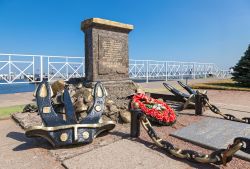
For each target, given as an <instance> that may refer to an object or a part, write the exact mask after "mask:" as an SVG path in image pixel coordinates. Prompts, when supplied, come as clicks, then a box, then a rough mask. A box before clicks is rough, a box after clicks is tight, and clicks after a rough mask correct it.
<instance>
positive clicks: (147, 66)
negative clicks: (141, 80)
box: [146, 60, 149, 83]
mask: <svg viewBox="0 0 250 169" xmlns="http://www.w3.org/2000/svg"><path fill="white" fill-rule="evenodd" d="M148 62H149V61H148V60H147V61H146V82H147V83H148V68H149V65H148Z"/></svg>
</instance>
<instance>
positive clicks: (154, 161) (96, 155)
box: [0, 82, 250, 169]
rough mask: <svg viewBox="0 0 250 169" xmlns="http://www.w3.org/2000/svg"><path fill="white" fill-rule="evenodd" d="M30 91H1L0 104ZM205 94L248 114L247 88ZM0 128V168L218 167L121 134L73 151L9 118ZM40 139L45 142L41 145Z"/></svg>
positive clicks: (25, 99)
mask: <svg viewBox="0 0 250 169" xmlns="http://www.w3.org/2000/svg"><path fill="white" fill-rule="evenodd" d="M161 83H162V82H154V84H151V85H149V84H144V85H149V86H151V87H152V88H154V87H156V86H161ZM173 83H174V82H173ZM175 83H176V82H175ZM32 94H33V93H31V92H30V93H22V94H11V95H0V99H1V100H2V101H1V103H0V107H6V106H11V105H20V104H28V103H30V102H32V99H33V96H32ZM208 94H209V97H210V100H211V101H212V102H216V105H218V106H219V107H220V108H222V110H224V111H227V112H226V113H232V114H233V113H234V114H235V115H236V116H238V115H239V116H240V117H241V116H249V114H250V111H249V108H250V92H235V91H233V92H232V91H223V92H222V91H214V90H211V91H209V92H208ZM17 98H18V99H17ZM235 110H237V111H235ZM192 113H193V111H192ZM205 115H208V116H213V115H214V114H213V113H211V112H209V111H207V112H206V113H205ZM0 129H1V130H0V138H1V139H0V169H2V168H3V169H5V168H7V169H12V168H13V169H16V168H18V169H22V168H25V169H27V168H32V169H41V168H42V169H43V168H44V169H45V168H46V169H47V168H50V169H54V168H55V169H57V168H58V169H61V168H69V169H77V168H93V169H96V168H103V169H105V168H110V169H116V168H139V169H140V168H154V169H161V168H171V169H172V168H181V169H183V168H184V169H189V168H212V167H213V168H217V167H215V166H209V165H206V166H205V167H204V166H199V165H193V164H191V163H188V162H186V161H178V160H176V159H174V158H171V157H169V156H167V155H165V153H163V152H159V151H155V150H154V149H153V148H148V147H147V146H145V145H144V144H142V143H140V142H138V141H131V140H129V139H127V137H126V138H124V137H122V136H116V135H114V137H110V140H107V139H106V138H105V137H102V138H100V139H102V141H100V142H96V143H95V142H94V143H93V144H91V146H82V148H81V149H80V150H81V151H80V150H79V149H77V151H76V150H74V148H61V149H51V148H50V146H48V144H47V143H45V142H44V140H42V139H40V140H39V139H38V140H37V139H29V138H26V137H25V135H24V131H23V130H22V129H21V128H20V127H19V126H18V125H16V123H15V122H13V121H12V120H11V119H9V120H1V121H0ZM117 130H119V131H122V130H121V129H117ZM116 133H119V132H116ZM41 143H42V145H45V146H42V147H41ZM38 144H39V145H38ZM88 147H90V148H88Z"/></svg>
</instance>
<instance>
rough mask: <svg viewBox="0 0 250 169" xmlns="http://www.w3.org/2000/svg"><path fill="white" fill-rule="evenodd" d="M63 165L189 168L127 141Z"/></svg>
mask: <svg viewBox="0 0 250 169" xmlns="http://www.w3.org/2000/svg"><path fill="white" fill-rule="evenodd" d="M63 165H64V166H65V167H66V168H69V169H81V168H85V169H96V168H101V169H110V168H112V169H122V168H136V169H166V168H171V169H180V168H187V167H188V165H187V164H185V163H182V162H179V161H176V160H173V159H171V158H169V157H167V156H166V155H165V154H162V153H159V152H158V151H153V150H151V149H149V148H147V147H145V146H144V145H143V144H140V143H137V142H134V141H130V140H125V139H124V140H120V141H118V142H115V143H113V144H110V145H108V146H104V147H101V148H98V149H95V150H93V151H90V152H88V153H85V154H82V155H79V156H76V157H74V158H71V159H69V160H65V161H64V162H63Z"/></svg>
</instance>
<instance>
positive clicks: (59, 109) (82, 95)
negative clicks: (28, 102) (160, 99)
mask: <svg viewBox="0 0 250 169" xmlns="http://www.w3.org/2000/svg"><path fill="white" fill-rule="evenodd" d="M81 30H82V31H83V32H84V34H85V77H83V78H77V79H70V80H69V81H68V82H64V81H63V80H59V81H56V82H54V83H52V84H51V88H52V91H53V95H52V96H51V100H52V102H53V108H54V109H55V112H56V113H61V114H65V106H64V104H63V103H62V101H61V98H62V96H63V93H64V88H65V87H67V88H68V90H69V94H70V97H71V100H72V103H73V106H74V110H75V112H76V115H77V118H78V120H80V119H83V118H85V117H86V116H87V115H88V112H87V110H89V108H90V107H91V103H92V102H93V88H94V86H95V84H96V83H97V82H102V85H103V86H104V87H105V90H106V91H107V94H108V95H107V99H106V101H105V111H104V112H105V115H104V116H103V119H104V120H105V119H106V120H110V119H111V120H113V121H116V122H122V123H123V122H125V123H128V122H130V120H131V117H130V112H129V103H130V98H129V96H131V95H133V94H134V93H135V92H136V91H137V88H138V86H137V85H136V84H135V83H134V82H133V81H131V80H129V56H128V50H129V49H128V48H129V45H128V34H129V32H130V31H131V30H133V25H129V24H123V23H119V22H114V21H109V20H105V19H100V18H91V19H87V20H84V21H82V23H81ZM27 110H28V111H30V109H29V108H28V109H27ZM32 111H37V110H33V109H32ZM13 117H14V118H15V119H16V120H17V121H19V122H20V124H21V125H22V126H23V127H24V128H28V127H30V126H34V125H38V124H40V123H41V119H40V117H39V116H37V115H34V114H20V113H17V114H15V115H13Z"/></svg>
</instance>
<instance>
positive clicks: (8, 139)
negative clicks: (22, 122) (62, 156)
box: [0, 120, 64, 169]
mask: <svg viewBox="0 0 250 169" xmlns="http://www.w3.org/2000/svg"><path fill="white" fill-rule="evenodd" d="M0 129H1V131H0V138H1V139H0V168H1V169H27V168H32V169H48V168H50V169H52V168H53V169H62V168H64V167H62V166H61V163H60V162H58V161H56V160H55V159H53V158H52V156H51V155H50V154H48V151H47V150H46V149H42V148H39V147H38V145H37V144H38V143H37V142H35V141H34V140H33V139H28V138H27V137H25V135H24V131H23V130H22V129H21V128H20V127H19V126H18V125H16V124H15V122H13V121H12V120H1V121H0Z"/></svg>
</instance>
